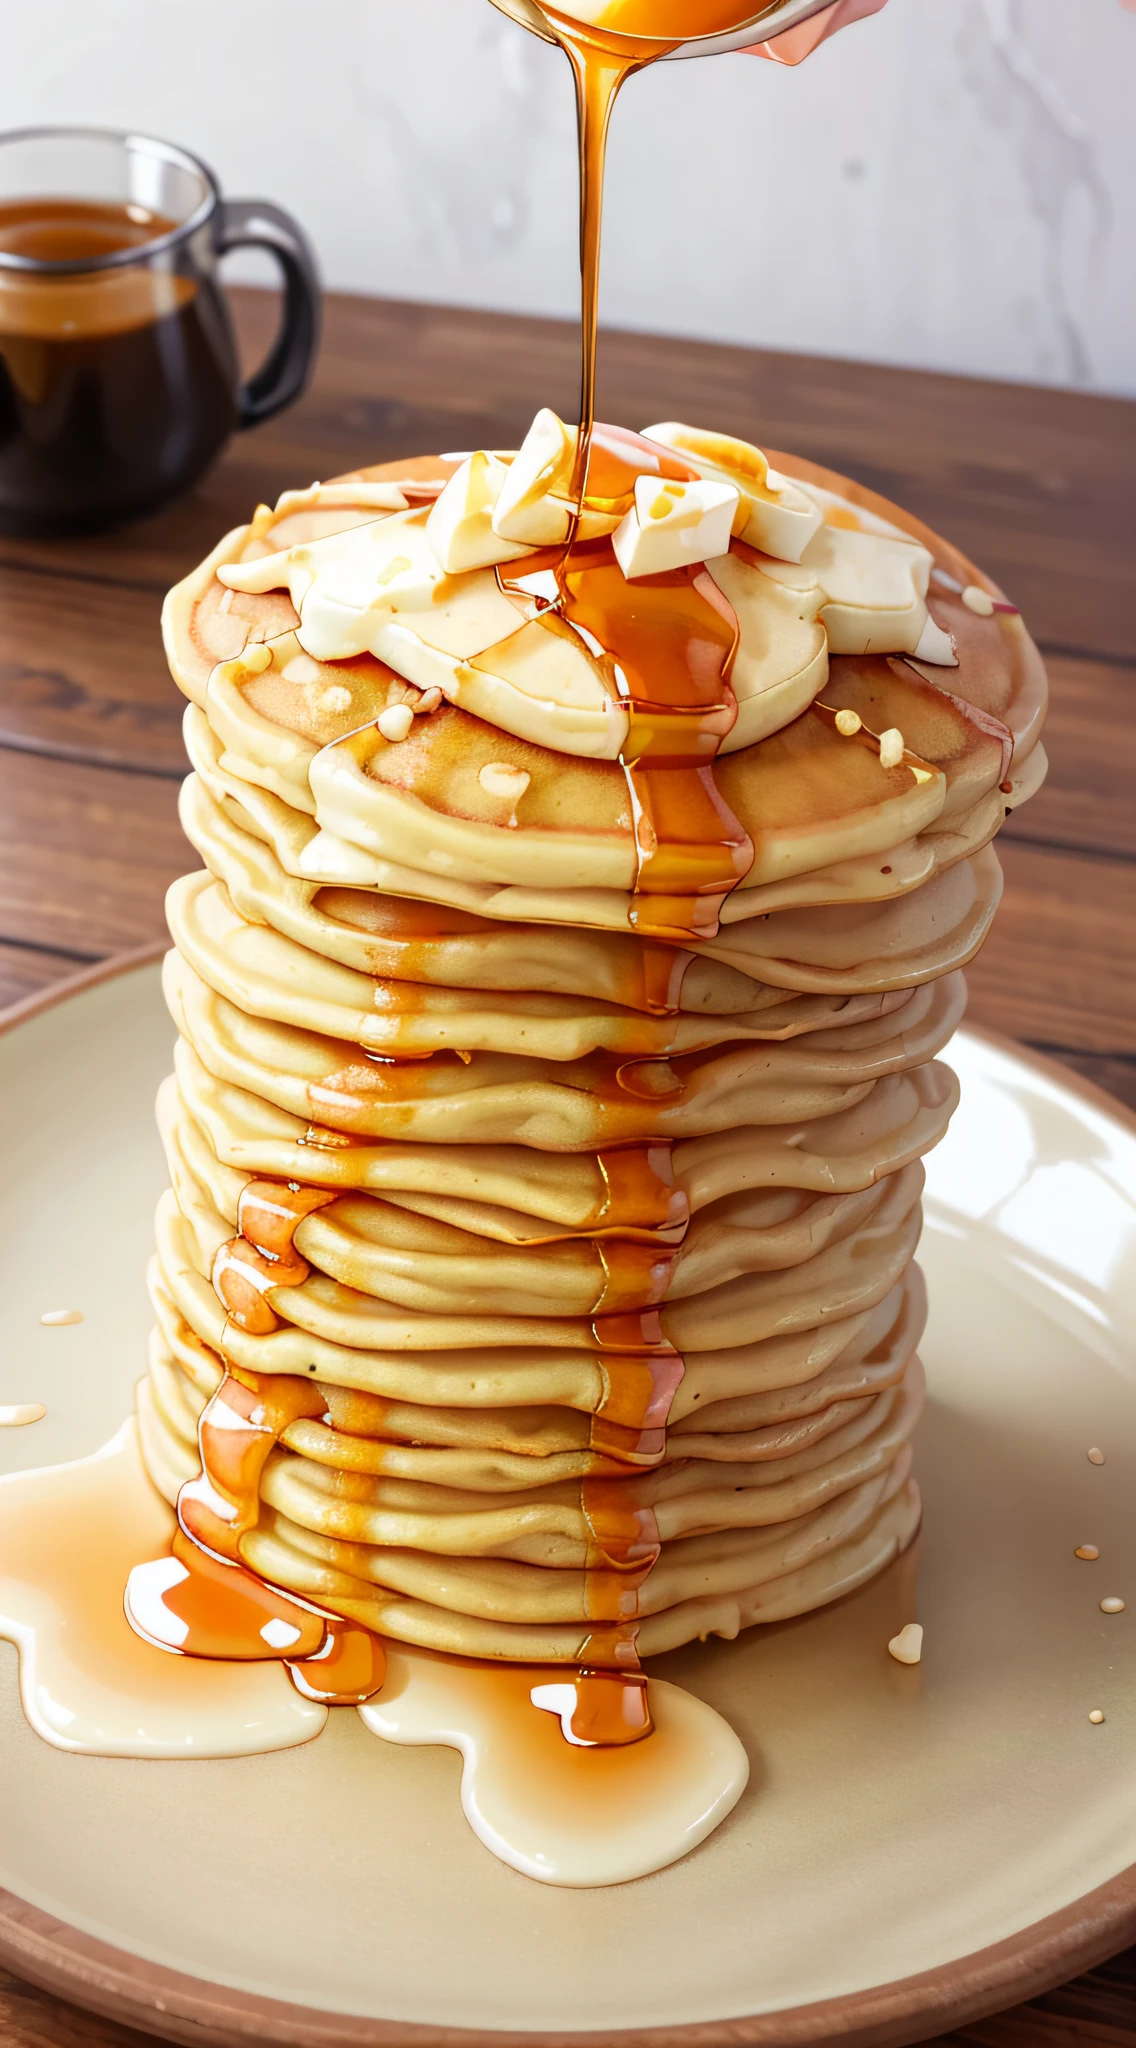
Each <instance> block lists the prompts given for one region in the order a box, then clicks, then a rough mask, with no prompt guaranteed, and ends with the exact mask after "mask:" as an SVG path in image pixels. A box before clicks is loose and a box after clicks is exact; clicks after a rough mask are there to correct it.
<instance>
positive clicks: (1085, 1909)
mask: <svg viewBox="0 0 1136 2048" xmlns="http://www.w3.org/2000/svg"><path fill="white" fill-rule="evenodd" d="M166 951H167V945H166V942H165V941H157V942H155V943H154V944H152V945H149V946H139V947H136V948H134V949H133V950H132V951H130V952H128V953H118V954H112V955H111V956H110V957H109V958H108V959H105V960H101V961H99V962H97V964H96V965H94V966H93V967H87V968H84V969H83V970H81V971H80V972H79V973H77V974H73V975H68V976H67V977H66V978H65V979H64V980H62V981H59V982H55V983H52V984H51V986H50V987H48V988H46V989H40V990H38V991H36V992H35V993H34V994H32V995H30V996H27V997H25V998H24V999H23V1001H21V1002H18V1003H14V1004H12V1005H10V1006H9V1007H8V1008H7V1009H5V1010H3V1011H2V1012H0V1036H6V1035H7V1034H8V1032H10V1031H14V1030H16V1029H18V1028H19V1026H20V1025H22V1024H30V1023H32V1022H34V1021H35V1020H36V1019H37V1018H39V1017H41V1016H43V1015H44V1014H45V1013H46V1012H47V1011H49V1010H52V1009H55V1008H56V1007H57V1006H58V1005H59V1004H61V1003H65V1002H69V1001H70V1000H71V999H72V998H73V997H75V996H79V995H83V994H85V993H86V992H87V991H88V990H89V989H92V988H96V987H98V986H99V985H100V984H102V983H103V982H107V981H112V980H115V979H116V978H117V977H118V976H120V975H123V974H130V973H133V972H134V971H135V970H136V969H138V968H142V967H148V966H152V965H154V964H155V963H156V962H157V961H159V960H160V959H161V958H162V956H163V955H164V953H165V952H166ZM965 1028H966V1029H967V1030H968V1032H969V1035H970V1036H972V1037H974V1038H977V1039H979V1040H981V1041H982V1042H983V1043H984V1044H987V1045H990V1046H993V1047H995V1048H996V1049H997V1050H999V1051H1003V1052H1006V1053H1009V1054H1011V1055H1012V1056H1013V1057H1014V1058H1016V1059H1019V1060H1020V1061H1021V1062H1022V1064H1023V1065H1025V1066H1027V1067H1032V1068H1034V1069H1035V1071H1037V1072H1039V1073H1042V1074H1044V1075H1046V1076H1047V1077H1048V1078H1049V1079H1051V1080H1054V1081H1056V1082H1059V1083H1060V1085H1061V1086H1062V1087H1065V1088H1067V1089H1068V1090H1069V1092H1070V1093H1071V1094H1073V1095H1075V1096H1078V1097H1080V1099H1081V1100H1082V1101H1085V1102H1087V1103H1089V1104H1091V1105H1092V1106H1093V1108H1095V1109H1096V1110H1098V1111H1099V1112H1101V1113H1103V1114H1104V1115H1106V1116H1109V1117H1111V1119H1112V1120H1113V1122H1115V1123H1117V1124H1119V1125H1120V1126H1121V1127H1122V1128H1123V1129H1124V1130H1127V1131H1128V1132H1130V1133H1132V1134H1133V1135H1136V1114H1134V1113H1133V1112H1132V1111H1131V1110H1129V1109H1128V1108H1127V1106H1126V1105H1125V1104H1124V1103H1122V1102H1119V1101H1118V1100H1117V1099H1116V1098H1115V1097H1114V1096H1111V1095H1109V1094H1107V1093H1106V1091H1105V1090H1104V1089H1102V1088H1098V1087H1096V1086H1095V1084H1094V1083H1093V1082H1091V1081H1087V1080H1086V1079H1085V1078H1084V1076H1083V1075H1081V1074H1078V1073H1077V1072H1076V1071H1075V1069H1071V1068H1068V1067H1064V1066H1062V1065H1061V1064H1060V1062H1059V1061H1057V1060H1052V1059H1048V1058H1046V1056H1045V1055H1044V1054H1043V1053H1036V1052H1034V1050H1033V1049H1032V1047H1027V1046H1024V1045H1021V1044H1020V1043H1019V1042H1018V1041H1017V1040H1015V1039H1012V1038H1008V1037H1005V1036H1003V1035H1002V1034H1001V1033H999V1032H994V1031H986V1030H983V1029H982V1028H981V1027H979V1026H975V1025H970V1026H966V1027H965ZM1133 1940H1136V1863H1131V1864H1129V1865H1128V1867H1127V1868H1126V1869H1125V1870H1122V1871H1119V1872H1118V1873H1117V1875H1116V1876H1115V1877H1112V1878H1109V1879H1108V1881H1107V1882H1106V1883H1105V1884H1102V1885H1097V1886H1096V1887H1094V1889H1093V1890H1092V1891H1090V1892H1086V1893H1085V1894H1084V1895H1083V1896H1082V1897H1081V1898H1080V1899H1076V1900H1074V1901H1073V1902H1072V1903H1071V1904H1070V1905H1068V1906H1064V1907H1062V1908H1061V1909H1060V1910H1059V1911H1058V1912H1056V1913H1050V1914H1047V1915H1046V1916H1045V1917H1044V1918H1043V1919H1041V1920H1036V1921H1034V1922H1033V1924H1032V1925H1031V1926H1029V1927H1025V1928H1022V1929H1021V1930H1020V1931H1019V1932H1018V1933H1017V1934H1013V1935H1009V1936H1007V1937H1006V1939H1005V1940H1003V1941H999V1942H994V1943H992V1944H991V1945H989V1946H988V1947H986V1948H981V1949H974V1950H972V1951H971V1952H970V1953H969V1954H968V1955H964V1956H959V1957H956V1958H955V1959H954V1960H953V1961H952V1962H949V1963H945V1964H942V1965H941V1966H940V1967H939V1968H937V1969H933V1970H924V1971H920V1972H919V1973H918V1974H917V1975H914V1976H910V1977H896V1978H893V1979H892V1981H891V1982H890V1983H887V1984H876V1985H871V1986H869V1987H867V1988H866V1989H864V1990H862V1991H854V1992H848V1993H846V1994H844V1995H842V1996H841V1997H839V1998H826V1999H820V2000H816V2001H814V2002H812V2003H811V2004H809V2005H799V2006H790V2007H783V2008H782V2009H781V2010H779V2011H776V2012H769V2013H753V2014H740V2015H738V2016H737V2017H736V2018H731V2019H723V2020H705V2021H701V2020H699V2021H693V2022H684V2023H682V2024H678V2025H674V2026H669V2025H664V2026H651V2027H625V2028H619V2029H616V2030H614V2031H613V2030H610V2029H603V2030H599V2029H587V2030H583V2031H581V2030H579V2029H572V2030H570V2031H569V2030H562V2029H557V2030H555V2031H553V2032H549V2031H547V2030H539V2029H538V2030H536V2031H533V2030H532V2029H522V2030H520V2031H518V2030H516V2029H513V2028H509V2029H506V2030H499V2029H492V2028H490V2029H485V2028H480V2027H476V2028H475V2027H455V2026H450V2025H441V2026H434V2025H424V2024H423V2023H422V2022H420V2021H405V2022H404V2021H399V2020H384V2019H375V2018H369V2017H366V2016H364V2015H361V2014H350V2013H336V2012H323V2011H321V2010H319V2008H317V2007H313V2006H303V2005H294V2004H292V2003H290V2002H287V2001H284V2000H281V1999H274V1998H268V1997H266V1996H263V1995H261V1994H259V1993H255V1992H245V1991H236V1990H231V1989H229V1988H228V1987H227V1986H225V1985H222V1984H216V1983H212V1982H211V1981H210V1980H208V1979H207V1978H204V1977H195V1976H192V1975H190V1974H189V1973H187V1972H184V1971H180V1970H172V1969H169V1968H168V1967H167V1966H166V1965H165V1964H163V1963H155V1962H152V1961H150V1960H149V1959H148V1958H146V1957H144V1956H133V1955H131V1954H130V1953H129V1952H128V1951H127V1950H125V1949H120V1948H116V1947H115V1946H114V1944H113V1943H111V1942H107V1941H103V1940H101V1939H100V1938H99V1937H98V1936H95V1935H89V1934H85V1933H83V1932H82V1931H81V1930H80V1929H78V1928H76V1927H72V1926H70V1925H69V1924H68V1923H67V1922H66V1921H63V1920H59V1919H57V1918H56V1917H55V1915H54V1914H51V1913H48V1912H45V1911H44V1910H43V1909H42V1908H41V1907H39V1906H36V1905H33V1904H32V1903H31V1902H30V1901H29V1900H27V1899H21V1898H20V1897H19V1896H18V1895H17V1894H16V1893H15V1892H10V1891H6V1890H5V1889H4V1888H3V1887H0V1964H3V1965H4V1966H6V1967H7V1968H9V1969H11V1970H12V1971H13V1972H14V1974H15V1975H16V1976H18V1977H22V1978H24V1979H25V1980H26V1981H27V1982H30V1983H32V1984H35V1985H37V1986H38V1987H39V1988H40V1989H41V1990H44V1991H49V1992H52V1993H54V1994H56V1995H57V1996H59V1997H61V1998H63V1999H65V2000H67V2001H68V2003H70V2004H72V2005H77V2006H81V2007H83V2008H85V2009H86V2010H87V2011H89V2012H95V2013H98V2014H100V2015H101V2016H102V2017H103V2018H105V2019H111V2020H115V2021H117V2022H118V2023H119V2024H120V2025H124V2026H130V2027H136V2028H139V2029H141V2030H142V2031H143V2032H145V2033H148V2034H152V2035H155V2034H156V2035H158V2036H160V2037H161V2038H163V2039H165V2040H169V2041H178V2042H186V2043H188V2042H208V2043H210V2044H214V2048H246V2044H250V2043H252V2042H263V2043H266V2044H271V2048H396V2044H398V2048H598V2044H599V2043H600V2042H601V2041H602V2042H603V2043H604V2044H605V2048H810V2044H817V2048H821V2044H825V2043H839V2044H841V2048H903V2044H908V2043H912V2042H916V2041H926V2040H928V2039H930V2038H932V2037H933V2036H934V2035H935V2034H938V2033H941V2032H943V2031H945V2030H947V2029H950V2028H953V2027H958V2026H963V2025H966V2024H967V2023H969V2022H970V2021H971V2020H976V2019H982V2018H985V2017H986V2016H987V2015H989V2014H991V2013H994V2012H998V2011H1000V2010H1002V2009H1003V2008H1005V2007H1006V2006H1008V2005H1012V2004H1018V2003H1020V2002H1022V2001H1023V2000H1025V1999H1028V1998H1033V1997H1036V1996H1037V1995H1038V1994H1040V1993H1041V1992H1044V1991H1049V1990H1052V1989H1053V1988H1054V1987H1055V1986H1056V1985H1058V1984H1062V1983H1064V1982H1065V1981H1066V1980H1067V1979H1068V1978H1070V1977H1073V1976H1077V1975H1079V1974H1080V1973H1081V1972H1082V1971H1083V1970H1087V1969H1091V1968H1092V1967H1093V1966H1094V1964H1096V1963H1100V1962H1103V1961H1104V1960H1105V1959H1106V1958H1107V1957H1109V1956H1112V1955H1115V1954H1116V1953H1117V1952H1118V1950H1120V1949H1122V1948H1124V1947H1125V1946H1127V1945H1128V1944H1129V1943H1130V1942H1132V1941H1133Z"/></svg>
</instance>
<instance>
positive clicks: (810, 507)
mask: <svg viewBox="0 0 1136 2048" xmlns="http://www.w3.org/2000/svg"><path fill="white" fill-rule="evenodd" d="M643 431H644V433H645V435H646V437H647V439H648V440H649V441H660V442H662V444H663V446H664V447H666V448H673V449H674V451H675V453H676V454H677V455H681V456H682V458H683V460H684V461H685V462H689V463H690V465H691V467H692V468H694V469H696V470H698V472H699V474H700V475H701V476H704V477H706V478H707V479H708V480H710V479H712V480H713V481H714V482H716V483H725V484H732V485H733V486H734V488H735V489H736V491H737V493H738V509H737V513H736V515H735V518H734V533H735V534H736V536H737V538H738V539H739V540H744V541H747V542H748V543H749V545H750V547H753V548H760V549H761V551H762V553H763V554H766V555H775V556H776V557H777V559H778V560H779V561H782V562H799V561H800V559H801V556H802V554H803V552H804V550H805V548H806V547H807V546H808V544H809V542H810V540H811V539H812V537H813V535H814V533H815V532H816V530H817V528H818V527H819V525H820V523H821V516H822V515H821V510H820V507H819V505H818V504H817V503H816V500H815V499H814V498H812V497H810V496H809V493H808V492H807V491H805V490H803V489H802V488H801V485H800V484H797V483H794V482H793V480H792V478H791V477H787V476H782V475H781V473H780V471H779V470H776V469H770V467H769V464H768V462H767V461H766V459H765V456H764V455H763V454H762V452H761V449H760V448H755V447H754V446H753V444H752V442H750V441H739V440H736V439H735V437H734V436H733V435H732V434H708V433H706V432H704V430H703V429H702V428H701V427H686V426H683V424H682V422H681V420H663V421H661V422H660V424H659V425H658V426H655V427H645V428H644V429H643Z"/></svg>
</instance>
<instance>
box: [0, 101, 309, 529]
mask: <svg viewBox="0 0 1136 2048" xmlns="http://www.w3.org/2000/svg"><path fill="white" fill-rule="evenodd" d="M246 248H254V249H267V250H268V251H269V253H270V254H271V255H272V256H274V257H275V258H276V260H277V262H278V263H279V265H280V269H281V272H282V277H283V286H284V305H283V312H282V316H281V322H280V330H279V333H278V334H277V337H276V340H275V342H274V343H273V346H272V348H271V349H270V351H269V353H268V356H267V358H266V360H265V361H264V362H263V363H262V365H261V367H260V369H259V370H257V371H256V372H255V374H254V375H253V376H252V377H250V378H249V380H248V382H247V383H246V384H242V383H241V382H240V375H239V371H238V368H237V355H236V348H235V345H234V341H233V331H232V325H231V322H230V319H229V309H228V306H227V304H226V301H225V295H224V293H223V291H222V290H221V285H220V280H219V277H218V261H219V259H220V257H222V256H224V255H226V254H227V253H228V251H229V250H230V249H246ZM318 333H319V283H318V278H317V273H316V266H315V260H314V257H313V255H312V252H311V249H310V247H309V245H308V242H307V240H306V238H305V236H304V235H303V233H302V231H301V230H300V229H299V228H298V227H297V225H296V223H295V221H293V220H291V219H290V218H289V216H288V215H287V214H286V213H283V212H281V210H280V208H279V207H277V206H270V205H268V204H267V203H266V202H265V201H263V200H250V199H235V200H225V199H222V197H221V194H220V191H219V189H218V186H217V182H216V179H215V178H214V177H213V175H212V173H211V172H210V171H209V170H207V169H206V167H205V165H204V164H203V163H200V162H199V161H198V159H197V158H196V157H193V156H190V155H189V154H188V152H187V151H186V150H184V149H175V148H174V147H173V146H172V145H171V144H170V143H168V142H155V141H153V140H152V139H151V138H150V137H148V136H144V135H116V134H111V133H108V132H107V131H105V130H102V129H92V128H74V129H67V128H35V129H23V130H19V131H17V132H15V133H11V134H7V135H0V532H3V533H23V534H63V533H83V532H86V533H90V532H94V531H97V530H98V529H99V528H102V527H106V526H112V525H114V524H116V523H117V522H118V521H120V520H124V519H132V518H136V517H137V516H138V515H139V514H140V513H144V512H152V511H153V510H154V509H155V508H156V507H157V506H159V505H162V504H164V503H165V501H166V500H167V499H168V498H172V497H174V496H176V494H177V493H178V492H179V491H183V490H185V488H186V487H187V485H189V484H191V483H193V482H194V481H195V479H196V478H197V477H199V476H200V475H201V474H202V472H203V471H204V470H205V469H207V468H208V466H209V464H210V463H211V462H212V461H213V458H214V456H215V455H216V454H217V452H218V450H219V449H220V448H221V446H222V445H223V443H224V442H225V441H226V440H227V439H228V437H229V435H230V434H231V433H232V431H233V429H234V428H238V427H251V426H256V425H257V424H258V423H259V422H260V421H261V420H267V419H271V417H272V415H273V413H275V412H279V411H280V409H281V407H282V406H285V405H290V404H291V403H292V400H293V399H294V398H297V397H298V396H299V394H300V392H301V391H302V390H303V388H304V385H305V383H306V381H307V378H308V374H309V372H310V370H311V367H312V363H313V360H314V357H315V350H316V341H317V337H318Z"/></svg>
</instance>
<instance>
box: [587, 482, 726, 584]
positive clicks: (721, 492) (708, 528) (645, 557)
mask: <svg viewBox="0 0 1136 2048" xmlns="http://www.w3.org/2000/svg"><path fill="white" fill-rule="evenodd" d="M737 509H738V492H737V489H736V487H735V485H733V484H726V483H717V482H714V481H711V480H707V479H706V478H701V477H700V478H699V479H698V480H697V481H696V482H694V483H678V482H675V481H673V480H672V479H671V478H670V477H653V476H641V477H638V478H637V479H636V483H635V503H634V505H633V506H632V508H631V510H630V512H629V513H628V514H627V517H626V518H625V519H623V520H621V521H620V523H619V525H618V526H617V527H616V529H615V532H614V534H613V535H612V542H611V544H612V546H613V548H614V549H615V555H616V560H617V561H618V563H619V566H620V568H621V569H622V571H623V573H624V575H625V576H626V577H627V579H628V581H629V582H630V581H631V580H632V579H633V578H634V577H636V576H659V575H661V574H662V573H663V571H664V570H666V569H686V568H691V567H693V566H694V565H695V564H696V563H699V562H710V561H713V560H714V559H715V557H716V556H718V555H725V554H728V553H729V549H730V535H731V533H732V530H733V523H734V515H735V513H736V512H737Z"/></svg>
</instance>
